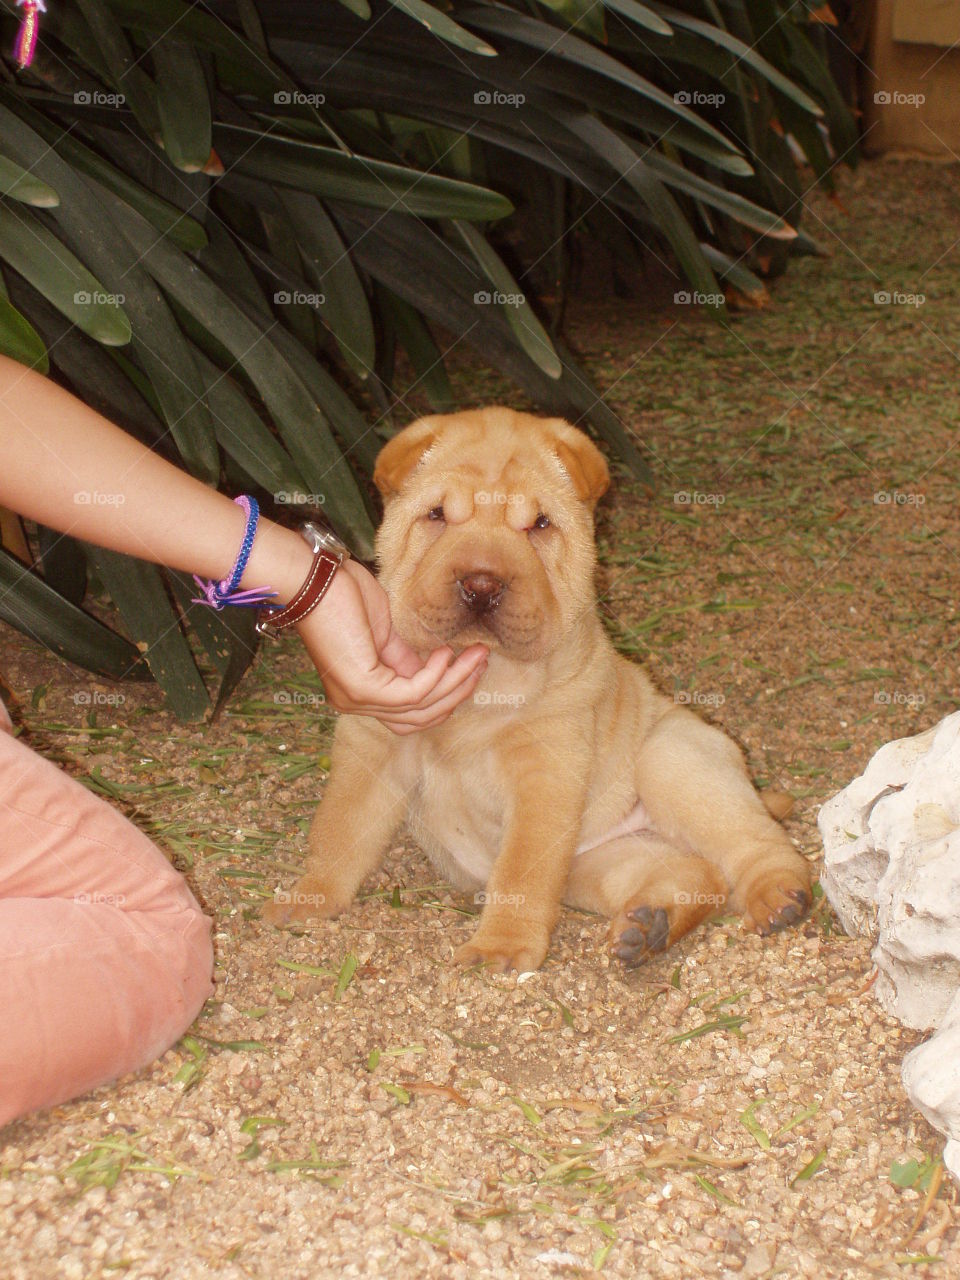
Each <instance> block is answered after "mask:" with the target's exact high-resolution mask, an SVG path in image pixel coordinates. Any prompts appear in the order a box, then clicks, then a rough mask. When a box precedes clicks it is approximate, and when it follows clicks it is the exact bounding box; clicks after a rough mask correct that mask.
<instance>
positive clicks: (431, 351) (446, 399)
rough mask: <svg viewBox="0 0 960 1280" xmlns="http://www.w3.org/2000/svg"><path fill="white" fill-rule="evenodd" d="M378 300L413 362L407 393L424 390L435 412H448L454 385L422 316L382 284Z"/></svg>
mask: <svg viewBox="0 0 960 1280" xmlns="http://www.w3.org/2000/svg"><path fill="white" fill-rule="evenodd" d="M377 301H378V303H379V307H380V311H381V312H383V313H385V314H386V317H387V319H388V321H389V323H390V324H391V325H392V326H393V329H394V331H395V333H396V336H397V338H398V339H399V340H400V345H401V346H402V347H403V349H404V351H406V353H407V355H408V357H409V359H410V363H411V364H412V365H413V372H414V374H415V375H416V382H414V384H413V386H412V387H410V388H409V389H408V391H407V393H406V394H408V395H409V394H411V393H412V392H414V391H419V390H423V391H425V392H426V394H427V397H428V399H429V400H430V405H431V408H432V409H433V410H434V412H436V413H449V412H450V411H451V409H452V408H453V404H454V399H453V388H452V387H451V385H450V379H449V378H448V377H447V371H446V369H445V368H444V367H443V356H442V355H441V353H440V349H439V347H438V346H437V344H436V343H435V342H434V340H433V336H432V334H431V333H430V330H429V329H428V328H427V326H426V324H425V322H424V320H423V317H422V316H421V315H420V313H419V311H417V310H416V308H415V307H412V306H411V305H410V303H409V302H404V300H403V298H398V297H397V296H396V294H394V293H391V292H390V290H389V289H385V288H383V286H382V285H381V286H379V287H378V289H377Z"/></svg>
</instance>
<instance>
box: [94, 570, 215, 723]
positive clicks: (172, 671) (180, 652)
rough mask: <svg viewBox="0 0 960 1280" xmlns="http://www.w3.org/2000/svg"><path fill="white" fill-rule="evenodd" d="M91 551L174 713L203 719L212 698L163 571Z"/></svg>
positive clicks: (105, 584) (106, 585) (181, 718)
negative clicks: (182, 626)
mask: <svg viewBox="0 0 960 1280" xmlns="http://www.w3.org/2000/svg"><path fill="white" fill-rule="evenodd" d="M87 554H88V556H89V557H90V559H91V560H92V561H93V563H94V564H95V565H96V568H97V573H98V575H99V577H100V580H101V582H102V583H103V585H104V586H105V587H106V589H107V591H108V592H109V593H110V598H111V599H112V600H113V602H114V604H115V605H116V606H117V608H118V609H119V610H120V614H121V616H122V618H123V621H124V625H125V626H126V627H127V629H128V631H129V632H130V634H131V635H132V636H133V637H134V642H135V645H136V647H137V649H138V650H139V651H140V652H142V653H143V655H144V658H145V659H146V661H147V664H148V665H149V667H150V670H151V671H152V672H153V678H154V679H155V680H156V682H157V684H159V686H160V688H161V689H162V690H163V692H164V693H165V694H166V697H167V702H168V704H169V706H170V709H171V710H172V711H173V713H174V715H175V716H176V717H177V719H178V720H199V719H202V717H203V716H204V715H205V714H206V712H207V711H208V710H209V709H210V697H209V695H208V693H207V690H206V688H205V687H204V683H203V680H202V679H201V678H200V672H199V671H198V670H197V664H196V662H194V659H193V654H192V653H191V652H190V646H189V645H188V644H187V641H186V638H185V637H184V634H183V632H182V631H181V629H180V623H179V620H178V618H177V614H176V612H175V611H174V609H173V606H172V605H171V603H170V600H169V598H168V597H167V593H166V591H165V590H164V586H163V580H162V578H161V577H160V571H159V570H158V569H156V568H155V567H154V566H153V565H151V564H144V563H143V562H142V561H140V560H132V559H131V558H130V557H129V556H122V555H119V554H118V553H117V552H116V551H106V550H105V549H104V548H103V547H93V546H91V547H89V548H88V551H87Z"/></svg>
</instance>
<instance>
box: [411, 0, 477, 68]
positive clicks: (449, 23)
mask: <svg viewBox="0 0 960 1280" xmlns="http://www.w3.org/2000/svg"><path fill="white" fill-rule="evenodd" d="M390 3H391V4H392V5H393V6H394V8H395V9H399V10H400V12H401V13H405V14H407V15H408V16H409V17H411V18H414V19H415V20H416V21H417V22H420V23H422V24H423V25H424V26H425V27H426V29H427V30H428V31H429V32H431V33H432V34H433V35H435V36H438V37H439V38H440V39H441V40H446V41H447V43H448V44H455V45H457V47H458V48H460V49H466V51H467V52H468V53H479V54H483V55H484V56H485V57H496V54H497V51H496V49H494V48H493V46H492V45H489V44H487V42H486V40H480V39H478V38H477V36H475V35H474V34H473V33H472V32H471V31H465V30H464V29H463V27H461V26H460V25H459V23H456V22H454V21H453V19H452V18H448V17H447V15H446V14H445V13H441V11H440V10H439V9H435V8H434V7H433V5H432V4H427V3H426V2H425V0H390Z"/></svg>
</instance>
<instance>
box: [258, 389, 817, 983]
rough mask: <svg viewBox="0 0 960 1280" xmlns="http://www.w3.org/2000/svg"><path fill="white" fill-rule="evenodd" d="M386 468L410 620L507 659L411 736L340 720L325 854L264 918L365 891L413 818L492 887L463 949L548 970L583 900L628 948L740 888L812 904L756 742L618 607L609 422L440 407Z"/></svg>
mask: <svg viewBox="0 0 960 1280" xmlns="http://www.w3.org/2000/svg"><path fill="white" fill-rule="evenodd" d="M375 479H376V481H377V484H378V486H379V488H380V490H381V492H382V493H383V494H384V498H385V506H386V509H385V514H384V519H383V523H382V525H381V527H380V532H379V534H378V540H377V549H378V555H379V559H380V564H381V573H380V580H381V582H382V583H383V585H384V587H385V589H386V591H387V593H388V595H389V597H390V607H391V612H392V615H393V618H394V621H395V624H396V626H397V628H398V630H399V631H400V633H401V635H403V636H404V638H405V639H406V640H407V641H408V642H409V643H410V644H412V645H413V646H414V647H415V648H417V649H418V650H420V651H421V652H423V653H424V654H426V653H427V652H429V651H430V650H431V649H433V648H435V647H436V646H437V645H438V644H450V645H452V646H453V647H454V648H456V649H461V648H464V647H465V646H466V645H468V644H471V643H474V642H476V641H483V642H484V643H486V644H488V645H490V648H491V653H490V659H489V663H488V667H487V671H486V673H485V675H484V677H483V679H482V681H481V683H480V684H479V685H478V686H477V690H476V692H475V694H474V696H473V699H472V700H470V701H468V702H467V703H465V704H463V705H461V706H460V707H458V708H457V710H456V711H455V712H454V714H453V715H452V716H450V718H449V719H448V720H446V721H445V722H444V723H443V724H442V725H439V726H437V727H436V728H432V729H428V730H425V731H423V732H421V733H417V734H411V735H408V736H404V737H397V736H395V735H393V734H391V733H390V731H389V730H387V729H386V728H384V727H383V726H382V725H380V724H379V723H377V722H376V721H374V720H371V719H368V718H365V717H358V716H344V717H342V718H341V720H340V721H339V723H338V725H337V732H336V737H335V740H334V746H333V759H332V772H331V778H330V781H329V783H328V785H327V790H326V794H325V796H324V799H323V803H322V804H321V806H320V809H319V811H318V813H317V816H316V818H315V820H314V823H313V826H312V828H311V832H310V855H309V858H308V860H307V866H306V871H305V874H304V876H303V877H302V879H301V880H300V881H299V882H298V884H297V885H296V887H295V889H294V891H293V892H292V893H291V894H289V895H286V897H287V898H288V900H287V901H278V902H276V903H274V904H271V906H270V907H268V908H267V910H266V911H265V913H264V914H265V916H266V918H268V919H270V920H272V921H274V922H275V923H278V924H279V923H284V922H286V921H289V920H301V919H306V918H309V917H310V916H321V917H324V916H333V915H337V914H339V912H341V911H343V910H345V909H346V907H347V906H349V904H350V902H351V901H352V900H353V898H354V896H355V894H356V892H357V890H358V888H359V887H360V884H361V882H362V881H363V880H364V878H365V877H366V876H367V875H368V874H369V873H370V872H372V871H374V870H375V869H376V867H377V866H378V865H379V863H380V860H381V859H382V857H383V855H384V854H385V852H386V850H387V848H388V847H389V845H390V843H391V841H392V839H393V838H394V836H395V834H396V832H397V830H398V829H399V827H400V826H401V824H402V823H403V822H404V821H405V820H406V822H407V823H408V824H409V827H410V829H411V831H412V833H413V834H414V836H415V837H416V839H417V840H418V841H419V842H420V844H421V845H422V846H423V848H424V850H425V851H426V852H427V854H428V855H429V856H430V858H431V859H432V860H433V862H434V863H435V864H436V866H437V867H438V868H439V870H440V871H441V872H442V874H443V875H445V876H446V877H447V878H448V879H449V880H450V881H451V882H452V883H453V884H455V885H456V886H457V887H459V888H462V889H467V890H474V891H476V892H477V893H478V898H479V900H481V901H483V903H484V906H483V911H482V914H481V918H480V923H479V927H478V928H477V931H476V933H475V934H474V936H473V937H472V938H471V939H470V941H469V942H467V943H465V944H464V945H463V946H461V947H460V948H459V950H458V951H457V959H458V960H459V961H460V962H461V963H473V962H475V961H484V962H488V963H490V964H492V965H495V966H497V967H499V968H502V969H508V968H518V969H522V970H525V969H535V968H536V967H537V966H538V965H540V964H541V963H542V961H543V959H544V957H545V956H546V954H547V948H548V946H549V941H550V934H551V932H552V930H553V927H554V925H555V924H556V921H557V917H558V915H559V911H560V905H561V902H563V901H566V902H567V903H569V904H570V905H572V906H577V907H581V908H587V909H589V910H592V911H599V912H602V913H603V914H605V915H607V916H608V917H610V918H611V926H610V946H611V948H612V950H613V952H614V954H615V955H617V956H618V957H619V958H620V959H622V960H623V961H624V962H625V963H626V964H636V963H639V962H640V961H641V960H643V959H644V958H645V957H646V956H647V955H648V954H649V953H650V952H651V951H656V950H662V948H663V947H664V946H667V945H669V944H670V943H672V942H674V941H675V940H676V939H677V938H678V937H681V936H682V935H683V934H684V933H686V932H687V931H688V930H689V929H691V928H693V927H694V926H695V925H696V924H698V923H699V922H700V921H701V920H702V919H703V918H704V917H705V916H707V915H709V914H711V913H712V912H714V911H716V910H718V909H719V908H721V907H729V908H732V909H734V910H737V911H740V912H742V913H743V915H744V916H745V918H746V921H747V924H748V925H749V926H751V927H753V928H756V929H758V930H759V931H760V932H767V931H769V930H770V929H772V928H779V927H782V926H783V925H785V924H788V923H791V922H793V921H794V920H796V919H798V918H799V916H800V915H801V914H802V911H803V910H804V909H805V908H806V906H807V905H808V904H809V885H810V877H809V872H808V869H807V865H806V863H805V862H804V860H803V859H802V858H801V857H800V856H799V855H798V854H797V853H796V851H795V850H794V849H793V847H792V845H791V844H790V841H789V840H788V839H787V837H786V836H785V835H784V833H783V832H782V831H781V829H780V828H779V827H778V826H777V824H776V822H775V821H774V820H773V818H772V817H770V815H769V814H768V812H767V809H766V808H765V806H764V804H763V803H762V802H761V799H760V797H759V796H758V794H757V792H756V791H755V790H754V788H753V786H752V784H751V782H750V780H749V778H748V776H747V772H746V769H745V767H744V763H743V759H742V756H741V754H740V752H739V750H738V749H737V747H736V746H735V745H734V744H733V742H731V741H730V739H729V738H727V737H726V736H725V735H724V734H723V733H722V732H721V731H720V730H719V729H716V728H714V727H712V726H710V725H708V724H706V723H704V722H703V721H702V720H700V719H699V718H698V717H697V716H696V715H695V714H694V713H693V712H692V711H690V710H688V709H687V708H685V707H681V706H676V705H674V703H673V702H671V701H669V700H668V699H667V698H665V697H663V696H662V695H661V694H659V693H658V692H657V691H656V690H655V689H654V687H653V686H652V684H651V683H650V681H649V679H648V678H647V676H646V674H645V673H644V672H643V670H642V669H641V668H639V667H637V666H635V665H633V664H632V663H630V662H628V661H627V660H626V659H624V658H622V657H621V656H619V655H618V654H617V653H616V652H615V651H614V649H613V646H612V645H611V643H610V641H609V639H608V637H607V635H606V633H605V631H604V630H603V627H602V626H601V624H600V621H599V618H598V617H597V614H596V611H595V608H594V596H593V571H594V561H595V552H594V544H593V520H592V512H593V506H594V504H595V503H596V501H597V499H598V498H599V497H600V496H601V495H602V493H603V492H604V490H605V489H606V487H607V484H608V482H609V476H608V472H607V467H606V464H605V462H604V460H603V456H602V454H601V453H600V452H599V450H598V449H597V448H596V447H595V446H594V445H593V443H592V442H591V441H590V440H589V439H588V438H587V437H586V436H585V435H583V434H582V433H581V432H579V431H577V430H576V429H575V428H573V427H571V426H570V425H569V424H568V423H565V422H563V421H561V420H559V419H540V418H534V417H531V416H529V415H526V414H518V413H514V412H513V411H512V410H509V409H504V408H491V409H484V410H477V411H474V412H471V413H462V414H451V415H446V416H436V417H431V418H425V419H421V420H420V421H418V422H415V423H413V424H412V425H411V426H410V427H408V428H406V430H404V431H401V432H400V433H399V434H398V435H397V436H396V437H395V438H394V439H393V440H391V441H390V443H389V444H388V445H386V446H385V448H384V449H383V450H382V452H381V454H380V457H379V459H378V462H377V467H376V472H375ZM441 507H442V510H443V519H442V520H438V519H431V518H430V516H429V513H430V512H431V511H433V512H434V513H436V511H437V510H438V509H439V508H441ZM541 513H542V514H544V515H545V516H547V517H548V518H549V521H550V524H549V527H548V528H544V529H538V528H536V527H535V522H536V520H537V516H538V515H539V514H541ZM477 574H482V575H487V576H488V577H492V578H493V579H494V580H496V581H498V582H502V583H504V584H505V586H504V588H503V594H502V598H501V599H500V600H499V601H498V603H497V605H496V607H495V608H493V609H491V610H490V611H489V612H488V613H487V614H485V615H483V616H477V615H476V613H475V612H471V608H470V607H469V606H468V605H467V604H466V603H465V602H464V596H463V585H462V584H463V583H464V581H466V582H468V583H469V582H470V581H471V577H470V575H477ZM782 802H783V797H781V796H771V797H770V808H771V809H772V810H773V811H774V812H778V811H782ZM279 896H280V897H282V896H284V895H279Z"/></svg>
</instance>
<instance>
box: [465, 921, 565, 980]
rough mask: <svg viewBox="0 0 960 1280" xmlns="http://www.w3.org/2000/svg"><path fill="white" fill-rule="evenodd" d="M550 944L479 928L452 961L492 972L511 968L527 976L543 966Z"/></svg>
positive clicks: (529, 936) (524, 935) (548, 941)
mask: <svg viewBox="0 0 960 1280" xmlns="http://www.w3.org/2000/svg"><path fill="white" fill-rule="evenodd" d="M549 943H550V939H549V937H545V938H543V939H538V938H536V937H534V936H533V935H531V934H529V933H524V934H522V935H521V936H517V935H516V934H507V933H503V934H489V933H485V932H484V930H483V929H478V930H477V932H476V933H475V934H474V935H473V937H472V938H471V939H470V941H469V942H465V943H464V944H463V946H462V947H457V949H456V951H455V952H454V953H453V958H454V960H455V961H456V963H457V964H459V965H463V966H464V967H468V966H469V965H472V964H484V965H487V966H488V967H489V968H491V969H493V970H494V972H495V973H509V972H510V970H511V969H516V970H517V972H518V973H530V972H531V971H532V970H533V969H539V968H540V966H541V965H542V964H543V962H544V960H545V959H546V955H547V948H548V946H549Z"/></svg>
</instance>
